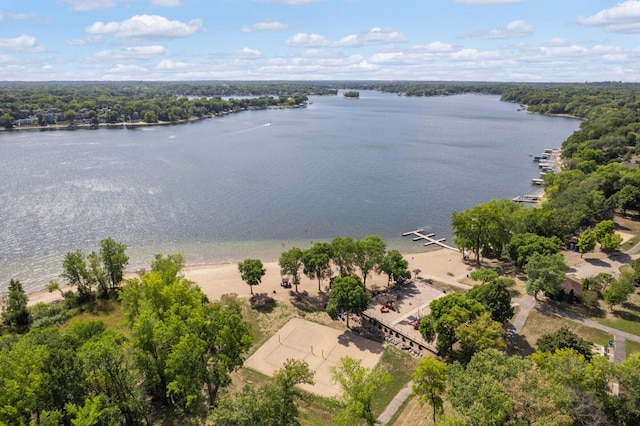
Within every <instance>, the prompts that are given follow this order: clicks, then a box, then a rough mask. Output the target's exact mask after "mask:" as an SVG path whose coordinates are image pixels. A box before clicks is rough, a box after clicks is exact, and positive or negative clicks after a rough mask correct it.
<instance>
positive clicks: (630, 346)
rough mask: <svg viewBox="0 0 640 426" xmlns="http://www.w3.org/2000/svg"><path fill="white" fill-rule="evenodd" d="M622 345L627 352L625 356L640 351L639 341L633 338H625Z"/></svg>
mask: <svg viewBox="0 0 640 426" xmlns="http://www.w3.org/2000/svg"><path fill="white" fill-rule="evenodd" d="M624 347H625V349H626V352H627V358H629V356H631V355H633V354H636V353H639V352H640V342H634V341H633V340H627V341H626V342H625V343H624Z"/></svg>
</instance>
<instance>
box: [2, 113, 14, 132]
mask: <svg viewBox="0 0 640 426" xmlns="http://www.w3.org/2000/svg"><path fill="white" fill-rule="evenodd" d="M0 121H1V122H2V127H4V128H5V129H12V128H13V117H12V116H11V114H9V113H8V112H5V113H4V114H2V119H0Z"/></svg>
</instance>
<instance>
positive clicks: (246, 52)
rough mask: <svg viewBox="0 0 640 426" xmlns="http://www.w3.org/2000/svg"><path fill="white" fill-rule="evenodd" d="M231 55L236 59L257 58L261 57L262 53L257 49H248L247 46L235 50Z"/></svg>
mask: <svg viewBox="0 0 640 426" xmlns="http://www.w3.org/2000/svg"><path fill="white" fill-rule="evenodd" d="M231 56H233V57H234V58H237V59H257V58H259V57H261V56H262V54H261V53H260V51H259V50H256V49H250V48H248V47H245V48H244V49H242V50H240V51H238V52H235V53H234V54H232V55H231Z"/></svg>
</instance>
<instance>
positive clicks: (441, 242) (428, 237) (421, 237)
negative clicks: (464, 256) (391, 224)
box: [402, 229, 460, 251]
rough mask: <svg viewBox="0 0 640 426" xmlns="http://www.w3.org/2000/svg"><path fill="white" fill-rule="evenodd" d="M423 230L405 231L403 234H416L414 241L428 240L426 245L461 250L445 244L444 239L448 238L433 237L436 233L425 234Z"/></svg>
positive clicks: (405, 235)
mask: <svg viewBox="0 0 640 426" xmlns="http://www.w3.org/2000/svg"><path fill="white" fill-rule="evenodd" d="M423 232H424V229H416V230H415V231H409V232H405V233H403V234H402V236H403V237H408V236H409V235H414V238H413V241H420V240H426V243H424V245H425V246H430V245H433V244H435V245H438V246H440V247H442V248H446V249H449V250H453V251H460V250H458V249H457V248H456V247H452V246H450V245H447V244H445V243H444V241H446V240H447V239H446V238H439V239H437V240H436V239H434V238H433V237H434V236H435V235H436V234H423Z"/></svg>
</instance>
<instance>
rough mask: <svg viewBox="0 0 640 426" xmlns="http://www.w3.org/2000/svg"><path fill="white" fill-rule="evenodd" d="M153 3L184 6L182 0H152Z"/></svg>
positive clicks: (162, 5) (155, 4)
mask: <svg viewBox="0 0 640 426" xmlns="http://www.w3.org/2000/svg"><path fill="white" fill-rule="evenodd" d="M151 4H152V5H154V6H160V7H170V8H173V7H180V6H182V0H151Z"/></svg>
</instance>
